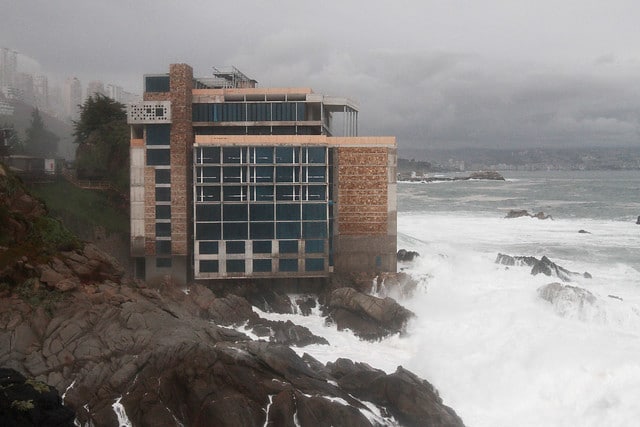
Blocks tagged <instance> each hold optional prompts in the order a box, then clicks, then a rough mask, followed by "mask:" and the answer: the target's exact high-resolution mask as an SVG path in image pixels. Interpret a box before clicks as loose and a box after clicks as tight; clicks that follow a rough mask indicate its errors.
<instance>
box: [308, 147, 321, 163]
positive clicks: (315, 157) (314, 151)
mask: <svg viewBox="0 0 640 427" xmlns="http://www.w3.org/2000/svg"><path fill="white" fill-rule="evenodd" d="M306 151H307V158H306V159H305V161H306V163H326V149H325V148H324V147H307V149H306Z"/></svg>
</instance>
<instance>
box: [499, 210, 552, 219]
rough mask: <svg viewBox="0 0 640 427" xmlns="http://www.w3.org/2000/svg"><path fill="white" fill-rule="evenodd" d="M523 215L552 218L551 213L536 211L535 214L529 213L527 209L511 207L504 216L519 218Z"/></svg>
mask: <svg viewBox="0 0 640 427" xmlns="http://www.w3.org/2000/svg"><path fill="white" fill-rule="evenodd" d="M523 216H528V217H530V218H538V219H553V218H552V217H551V215H546V214H545V213H544V212H538V213H536V214H530V213H529V212H528V211H526V210H524V209H512V210H510V211H509V212H507V215H506V216H505V218H520V217H523Z"/></svg>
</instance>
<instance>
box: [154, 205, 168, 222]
mask: <svg viewBox="0 0 640 427" xmlns="http://www.w3.org/2000/svg"><path fill="white" fill-rule="evenodd" d="M156 219H171V206H170V205H157V206H156Z"/></svg>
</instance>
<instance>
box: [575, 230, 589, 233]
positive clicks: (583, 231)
mask: <svg viewBox="0 0 640 427" xmlns="http://www.w3.org/2000/svg"><path fill="white" fill-rule="evenodd" d="M578 233H580V234H591V233H589V232H588V231H587V230H578Z"/></svg>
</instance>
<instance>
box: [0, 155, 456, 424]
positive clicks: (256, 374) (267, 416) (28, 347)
mask: <svg viewBox="0 0 640 427" xmlns="http://www.w3.org/2000/svg"><path fill="white" fill-rule="evenodd" d="M371 279H372V278H364V277H340V278H338V277H335V278H332V279H331V280H330V281H329V282H328V283H327V284H326V285H325V286H323V287H322V288H321V289H317V292H316V293H315V294H309V295H306V296H304V297H299V298H297V299H295V300H293V301H292V300H291V299H290V298H289V296H288V295H287V294H286V292H283V291H282V292H281V290H280V289H277V287H274V288H273V289H269V290H268V291H264V290H263V289H258V288H256V287H255V285H254V284H252V283H242V284H238V286H235V287H234V286H229V285H227V286H219V287H213V288H209V287H205V286H203V285H198V284H191V285H189V286H187V287H179V286H176V285H175V284H173V283H171V282H169V281H166V282H163V283H159V284H155V285H154V286H151V285H150V284H147V283H143V282H136V281H132V280H130V279H127V278H126V277H125V276H124V271H123V269H122V268H120V267H119V266H118V264H117V262H116V261H115V260H114V259H113V258H111V257H110V256H109V255H107V254H105V253H103V252H102V251H100V250H99V249H98V248H96V247H95V246H94V245H92V244H90V243H86V242H81V241H79V240H78V239H77V238H76V237H75V236H73V235H72V234H71V233H70V232H68V231H67V230H66V229H65V228H64V227H63V226H62V224H60V223H59V222H58V221H57V220H55V219H53V218H50V217H49V216H48V215H47V209H46V207H45V206H44V205H43V204H42V203H41V202H40V201H38V200H36V199H34V198H33V197H31V196H30V195H29V194H28V192H26V190H25V189H24V187H23V186H22V184H21V182H20V181H19V180H17V179H16V178H15V177H12V176H11V175H10V174H8V173H7V171H6V170H5V169H4V168H3V167H2V166H0V367H2V368H3V369H2V370H0V384H2V393H0V415H1V416H2V419H3V420H9V421H7V422H9V425H60V426H62V425H73V422H74V421H73V420H74V419H75V420H76V421H75V422H77V423H78V424H79V425H94V426H121V425H134V426H177V425H189V426H210V425H216V426H255V425H278V426H294V425H300V426H322V425H335V426H338V425H345V426H382V425H405V426H423V425H438V426H461V425H463V423H462V420H461V419H460V418H459V417H458V416H457V415H456V413H455V411H454V410H453V409H451V408H449V407H447V406H446V405H444V404H443V402H442V399H441V398H440V397H439V396H438V393H437V391H436V390H435V388H434V387H433V386H432V385H430V384H429V383H428V382H426V381H424V380H423V379H420V378H418V377H417V376H416V375H414V374H413V373H411V372H409V371H407V370H405V369H403V368H402V367H398V368H397V370H396V371H395V372H393V373H386V372H384V371H382V370H379V369H376V368H375V367H371V366H369V365H367V364H363V363H358V362H355V361H351V360H347V359H337V360H335V361H334V362H331V363H327V364H322V363H321V362H319V361H318V360H315V359H314V358H313V357H311V356H309V355H308V354H306V353H305V354H303V355H302V356H300V355H298V353H296V352H295V351H294V350H292V348H291V347H298V348H300V347H304V346H306V345H308V344H311V343H314V344H320V345H322V344H323V343H326V340H325V339H324V338H322V337H319V336H316V335H314V334H313V333H311V331H309V330H308V329H307V328H305V327H303V326H299V325H295V324H293V323H292V322H290V321H287V322H282V321H273V320H267V319H263V318H261V317H260V316H259V315H258V314H256V312H255V311H254V310H253V308H252V304H256V305H260V306H261V309H270V310H275V311H280V312H294V311H296V312H300V313H307V314H308V313H309V312H310V309H311V308H312V307H313V306H314V305H315V304H320V305H321V308H322V311H323V312H324V313H325V315H326V316H327V319H328V321H330V322H333V323H335V324H336V325H337V327H338V328H341V329H342V328H348V329H350V330H352V331H354V333H356V334H357V335H359V336H360V337H362V338H363V339H378V338H380V337H383V336H387V335H389V334H395V333H402V332H403V331H404V328H405V325H406V322H407V321H408V320H409V319H410V318H411V316H412V315H413V314H412V313H411V312H410V311H408V310H406V309H404V308H403V307H402V306H400V305H399V304H397V302H395V301H394V300H392V299H391V298H385V299H381V298H377V297H374V296H372V295H368V294H367V293H366V292H364V290H365V289H367V288H370V287H371ZM379 280H388V281H401V280H406V278H403V277H402V275H394V276H393V277H385V278H379ZM250 335H251V336H253V338H256V339H252V338H251V337H250ZM25 384H27V385H26V386H25ZM12 390H14V391H15V390H26V391H24V393H23V392H20V393H18V394H15V393H14V394H11V393H10V392H11V391H12ZM55 390H57V392H56V391H55ZM45 397H46V399H45ZM43 402H44V403H43ZM62 404H64V405H62ZM52 420H55V424H54V421H52ZM11 423H13V424H11Z"/></svg>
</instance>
